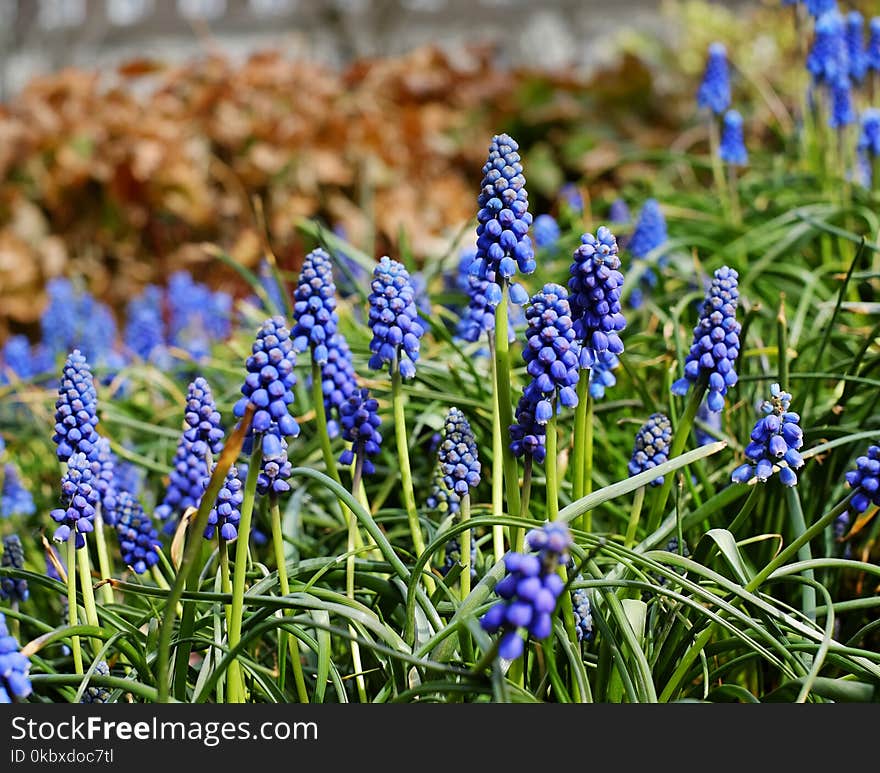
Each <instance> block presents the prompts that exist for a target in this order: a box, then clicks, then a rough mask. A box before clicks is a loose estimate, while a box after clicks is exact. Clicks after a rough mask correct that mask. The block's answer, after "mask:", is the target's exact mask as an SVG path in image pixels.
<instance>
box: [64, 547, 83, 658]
mask: <svg viewBox="0 0 880 773" xmlns="http://www.w3.org/2000/svg"><path fill="white" fill-rule="evenodd" d="M67 618H68V622H69V623H70V627H71V628H75V627H76V626H77V625H78V623H79V620H78V619H77V608H76V533H75V532H73V531H72V532H71V533H70V536H69V537H68V538H67ZM70 649H71V650H72V652H73V667H74V669H75V671H76V673H77V674H82V673H83V662H82V649H81V648H80V644H79V636H72V637H71V639H70Z"/></svg>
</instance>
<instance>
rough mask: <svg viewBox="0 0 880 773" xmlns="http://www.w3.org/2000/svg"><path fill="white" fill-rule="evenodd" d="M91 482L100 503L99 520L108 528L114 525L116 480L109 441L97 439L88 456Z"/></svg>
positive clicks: (103, 438)
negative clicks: (96, 491)
mask: <svg viewBox="0 0 880 773" xmlns="http://www.w3.org/2000/svg"><path fill="white" fill-rule="evenodd" d="M88 459H89V466H90V467H91V468H92V480H93V482H94V486H95V488H96V489H97V490H98V496H99V498H100V502H101V518H102V519H103V520H104V523H106V524H107V525H108V526H113V525H114V524H115V523H116V480H115V477H116V476H115V465H114V461H113V453H112V452H111V451H110V441H109V440H108V439H107V438H105V437H99V438H98V440H97V441H96V442H95V445H94V446H92V452H91V453H90V454H89V456H88Z"/></svg>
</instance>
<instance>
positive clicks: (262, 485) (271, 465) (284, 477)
mask: <svg viewBox="0 0 880 773" xmlns="http://www.w3.org/2000/svg"><path fill="white" fill-rule="evenodd" d="M279 442H280V444H281V450H280V451H279V452H278V453H277V454H274V455H272V456H268V455H266V454H263V459H262V461H261V462H260V474H259V475H258V476H257V493H258V494H261V495H266V494H268V495H269V496H271V497H277V496H278V495H279V494H283V493H285V492H287V491H290V484H289V483H288V482H287V481H288V480H290V474H291V471H292V470H293V465H292V464H291V463H290V460H289V459H288V458H287V441H286V440H285V439H284V438H279ZM231 473H232V470H230V474H231ZM229 480H230V479H229V476H227V483H229Z"/></svg>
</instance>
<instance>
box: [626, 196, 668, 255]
mask: <svg viewBox="0 0 880 773" xmlns="http://www.w3.org/2000/svg"><path fill="white" fill-rule="evenodd" d="M667 238H668V236H667V231H666V218H665V217H664V216H663V211H662V210H661V209H660V202H658V201H657V199H646V200H645V203H644V204H642V209H641V211H640V212H639V219H638V221H636V226H635V229H634V230H633V233H632V236H631V237H630V240H629V251H630V252H631V253H632V255H633V257H635V258H646V257H647V256H648V255H649V254H650V253H652V252H653V251H654V250H656V249H657V248H658V247H660V246H661V245H663V244H664V243H665V242H666V240H667Z"/></svg>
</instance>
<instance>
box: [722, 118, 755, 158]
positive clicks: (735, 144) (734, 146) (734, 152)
mask: <svg viewBox="0 0 880 773" xmlns="http://www.w3.org/2000/svg"><path fill="white" fill-rule="evenodd" d="M718 153H719V155H720V156H721V160H722V161H723V162H724V163H725V164H729V165H730V166H745V165H746V164H747V163H748V162H749V154H748V152H747V151H746V146H745V143H744V142H743V119H742V116H741V115H740V114H739V112H738V111H737V110H728V111H727V112H726V113H725V114H724V123H723V126H722V129H721V146H720V147H719V149H718Z"/></svg>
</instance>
